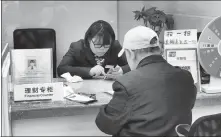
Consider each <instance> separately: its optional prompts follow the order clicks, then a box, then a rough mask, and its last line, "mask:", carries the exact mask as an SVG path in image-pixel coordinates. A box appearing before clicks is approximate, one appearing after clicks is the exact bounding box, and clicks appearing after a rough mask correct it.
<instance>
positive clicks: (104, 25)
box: [84, 20, 115, 45]
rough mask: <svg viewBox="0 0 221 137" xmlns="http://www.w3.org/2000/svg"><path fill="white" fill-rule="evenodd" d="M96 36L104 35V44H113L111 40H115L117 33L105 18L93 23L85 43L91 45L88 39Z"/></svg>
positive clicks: (86, 35) (86, 34)
mask: <svg viewBox="0 0 221 137" xmlns="http://www.w3.org/2000/svg"><path fill="white" fill-rule="evenodd" d="M94 36H102V37H103V43H102V44H104V45H111V42H113V41H114V40H115V33H114V30H113V28H112V27H111V25H110V24H109V23H108V22H106V21H103V20H98V21H96V22H94V23H92V24H91V26H90V27H89V28H88V30H87V32H86V33H85V37H84V40H85V43H86V45H89V43H88V40H90V39H92V38H93V37H94Z"/></svg>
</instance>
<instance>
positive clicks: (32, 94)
mask: <svg viewBox="0 0 221 137" xmlns="http://www.w3.org/2000/svg"><path fill="white" fill-rule="evenodd" d="M59 92H62V93H63V83H62V82H56V83H42V84H22V85H14V101H28V100H46V99H53V98H54V96H56V94H58V93H59Z"/></svg>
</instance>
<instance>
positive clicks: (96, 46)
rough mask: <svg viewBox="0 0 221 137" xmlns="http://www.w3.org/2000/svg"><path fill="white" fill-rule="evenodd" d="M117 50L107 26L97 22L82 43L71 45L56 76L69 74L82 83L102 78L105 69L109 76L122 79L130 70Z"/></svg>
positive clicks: (113, 37) (112, 31)
mask: <svg viewBox="0 0 221 137" xmlns="http://www.w3.org/2000/svg"><path fill="white" fill-rule="evenodd" d="M121 49H122V48H121V45H120V43H119V42H118V41H117V40H115V33H114V30H113V28H112V27H111V25H110V24H109V23H108V22H106V21H103V20H98V21H96V22H94V23H92V25H91V26H90V27H89V28H88V30H87V32H86V34H85V38H84V40H79V41H77V42H73V43H71V46H70V48H69V50H68V52H67V53H66V54H65V55H64V57H63V59H62V61H61V63H60V65H59V66H58V69H57V71H58V75H59V76H60V75H62V74H63V73H66V72H69V73H70V74H71V75H78V76H81V77H82V78H85V79H86V78H93V77H99V76H104V75H106V73H107V72H108V70H109V69H110V71H109V72H108V73H109V74H113V75H122V74H123V73H126V72H128V71H130V69H129V66H128V64H127V61H126V57H125V56H122V57H120V58H118V56H117V54H118V52H119V51H120V50H121ZM113 68H115V69H113ZM116 70H118V71H116Z"/></svg>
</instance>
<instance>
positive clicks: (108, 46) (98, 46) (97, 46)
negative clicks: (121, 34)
mask: <svg viewBox="0 0 221 137" xmlns="http://www.w3.org/2000/svg"><path fill="white" fill-rule="evenodd" d="M91 41H92V43H93V44H94V47H95V48H101V47H104V48H110V44H106V45H103V44H95V43H94V41H93V40H91Z"/></svg>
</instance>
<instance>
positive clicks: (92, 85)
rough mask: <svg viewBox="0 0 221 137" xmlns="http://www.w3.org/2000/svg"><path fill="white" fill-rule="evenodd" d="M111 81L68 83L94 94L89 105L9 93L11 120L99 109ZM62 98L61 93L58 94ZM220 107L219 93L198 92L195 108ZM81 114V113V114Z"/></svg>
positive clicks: (60, 80)
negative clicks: (25, 99) (21, 99)
mask: <svg viewBox="0 0 221 137" xmlns="http://www.w3.org/2000/svg"><path fill="white" fill-rule="evenodd" d="M54 81H55V82H64V80H63V79H54ZM112 83H113V81H107V80H84V81H83V82H80V83H68V85H70V86H71V87H72V88H73V89H74V91H75V92H83V93H94V94H96V98H97V100H98V101H97V102H95V103H91V104H87V105H85V104H81V103H77V102H74V101H70V100H67V99H63V100H60V101H32V102H14V101H13V94H12V92H11V93H10V100H11V101H10V104H11V114H12V120H13V119H14V120H17V119H28V118H41V117H52V116H69V115H75V114H80V111H86V110H87V109H94V108H99V107H100V106H101V105H104V104H107V103H108V102H109V101H110V100H111V98H112V97H111V95H108V94H106V93H103V92H104V91H107V90H112ZM60 95H61V96H63V93H62V92H61V93H60ZM217 104H220V105H221V93H219V94H206V93H202V92H199V93H198V94H197V100H196V103H195V107H200V106H208V105H217ZM81 113H82V112H81Z"/></svg>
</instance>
